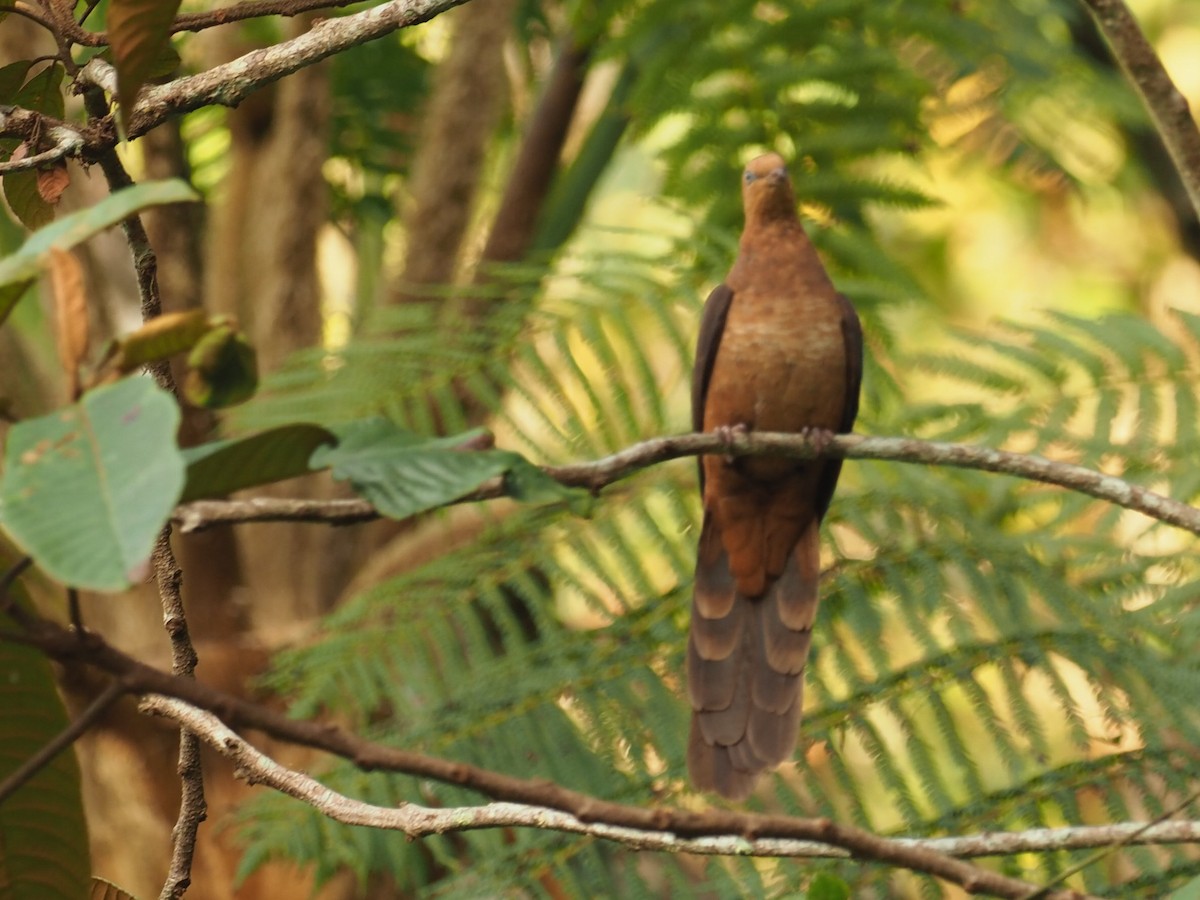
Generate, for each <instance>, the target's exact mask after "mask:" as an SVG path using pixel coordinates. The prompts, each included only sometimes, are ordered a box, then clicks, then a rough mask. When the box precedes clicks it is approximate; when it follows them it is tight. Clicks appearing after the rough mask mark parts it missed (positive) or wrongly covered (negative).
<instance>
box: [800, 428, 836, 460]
mask: <svg viewBox="0 0 1200 900" xmlns="http://www.w3.org/2000/svg"><path fill="white" fill-rule="evenodd" d="M800 436H801V437H802V438H804V439H805V440H806V441H808V442H809V444H811V445H812V448H813V450H814V451H815V452H816V453H817V455H820V454H822V453H824V452H825V451H826V450H828V449H829V445H830V444H831V443H833V439H834V433H833V432H832V431H830V430H829V429H828V428H814V427H812V426H810V425H806V426H804V427H803V428H801V429H800Z"/></svg>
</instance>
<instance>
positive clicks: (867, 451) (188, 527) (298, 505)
mask: <svg viewBox="0 0 1200 900" xmlns="http://www.w3.org/2000/svg"><path fill="white" fill-rule="evenodd" d="M702 453H722V454H733V455H736V456H742V455H744V456H752V455H762V454H768V455H774V456H787V457H793V458H795V459H812V458H814V457H815V456H816V455H817V453H816V450H815V448H814V446H813V445H812V443H811V442H810V441H809V440H808V439H807V438H805V437H802V436H800V435H796V434H773V433H768V432H752V433H749V434H745V435H736V436H735V437H733V439H732V440H730V441H724V440H722V439H720V438H718V437H716V436H715V435H712V434H685V435H677V436H672V437H663V438H652V439H650V440H648V441H642V442H641V443H639V444H634V445H633V446H631V447H628V448H626V449H624V450H621V451H620V452H618V453H614V454H612V455H611V456H606V457H604V458H602V459H598V460H596V461H595V462H586V463H575V464H572V465H566V466H547V467H545V468H544V471H545V472H546V474H547V475H549V476H550V477H551V478H553V479H555V480H556V481H558V482H559V483H560V484H564V485H567V486H568V487H581V488H586V489H588V490H590V491H592V492H593V493H597V492H599V491H600V490H602V489H603V488H605V487H608V486H609V485H611V484H613V483H614V482H617V481H620V480H621V479H622V478H626V477H628V476H629V475H632V474H633V473H635V472H638V471H640V470H641V469H644V468H647V467H648V466H652V465H655V464H657V463H661V462H665V461H667V460H671V459H679V458H680V457H685V456H696V455H699V454H702ZM821 455H823V456H830V457H841V458H843V459H876V460H888V461H891V462H905V463H920V464H924V465H935V466H954V467H956V468H962V469H978V470H981V471H984V472H995V473H997V474H1001V475H1014V476H1016V477H1018V478H1025V479H1028V480H1031V481H1041V482H1044V483H1046V484H1053V485H1057V486H1059V487H1063V488H1066V489H1067V490H1072V491H1077V492H1079V493H1082V494H1087V495H1089V496H1092V497H1095V498H1096V499H1098V500H1106V501H1108V502H1109V503H1114V504H1116V505H1117V506H1121V507H1124V508H1125V509H1131V510H1134V511H1136V512H1140V513H1142V514H1144V515H1147V516H1149V517H1150V518H1152V519H1157V520H1159V521H1160V522H1166V523H1167V524H1168V525H1174V526H1176V527H1177V528H1182V529H1184V530H1186V531H1190V532H1192V533H1193V534H1197V535H1200V509H1196V508H1195V507H1192V506H1189V505H1188V504H1186V503H1181V502H1180V501H1178V500H1172V499H1171V498H1170V497H1165V496H1163V495H1162V494H1156V493H1155V492H1154V491H1151V490H1147V489H1146V488H1143V487H1139V486H1138V485H1136V484H1131V483H1130V482H1128V481H1125V480H1123V479H1121V478H1117V477H1116V476H1113V475H1105V474H1104V473H1103V472H1097V471H1095V470H1093V469H1088V468H1085V467H1083V466H1077V465H1074V464H1072V463H1064V462H1054V461H1052V460H1048V459H1045V458H1043V457H1041V456H1031V455H1027V454H1023V453H1012V452H1010V451H1007V450H994V449H992V448H990V447H978V446H973V445H970V444H950V443H942V442H938V441H921V440H917V439H915V438H894V437H865V436H863V435H857V434H840V435H836V436H834V437H833V439H832V440H830V441H829V444H828V446H827V447H826V448H825V449H824V450H823V451H822V453H821ZM502 496H505V486H504V482H503V480H502V479H499V478H496V479H492V480H491V481H488V482H486V483H485V484H483V485H482V486H481V487H479V488H478V489H477V490H475V491H472V492H471V493H470V494H467V495H465V496H463V497H460V498H459V499H458V500H456V501H455V502H456V503H466V502H474V501H477V500H489V499H493V498H496V497H502ZM377 516H378V513H376V512H374V511H373V510H372V508H371V506H370V505H369V504H368V503H367V502H366V501H365V500H340V501H326V502H321V501H310V500H289V499H283V500H269V499H266V498H254V499H249V500H201V501H196V502H193V503H185V504H183V505H181V506H179V507H178V508H176V510H175V512H174V514H173V517H172V520H173V521H174V522H175V523H177V524H178V525H179V526H180V528H181V530H182V531H185V532H186V531H200V530H203V529H205V528H211V527H213V526H214V525H223V524H233V523H244V522H278V521H301V522H327V523H331V524H339V525H343V524H351V523H354V522H365V521H368V520H369V519H371V518H375V517H377Z"/></svg>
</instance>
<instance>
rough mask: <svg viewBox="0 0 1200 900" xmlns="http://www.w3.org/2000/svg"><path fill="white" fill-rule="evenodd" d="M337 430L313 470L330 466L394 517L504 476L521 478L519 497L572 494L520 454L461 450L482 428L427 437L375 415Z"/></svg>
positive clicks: (459, 495) (449, 500)
mask: <svg viewBox="0 0 1200 900" xmlns="http://www.w3.org/2000/svg"><path fill="white" fill-rule="evenodd" d="M334 433H335V434H336V435H337V436H338V439H339V443H338V445H337V446H336V447H321V448H319V449H318V450H317V451H316V452H315V453H313V456H312V466H313V468H322V467H325V466H328V467H329V468H330V469H331V471H332V474H333V477H334V478H338V479H342V480H346V481H349V482H350V483H351V485H353V487H354V489H355V491H357V492H358V493H359V494H361V495H362V496H363V497H365V498H366V499H367V500H369V501H371V504H372V505H373V506H374V507H375V508H376V509H377V510H379V512H380V513H382V514H383V515H385V516H388V517H389V518H393V519H406V518H408V517H410V516H414V515H417V514H418V513H422V512H426V511H428V510H431V509H436V508H438V507H440V506H445V505H447V504H449V503H453V502H454V501H455V500H459V499H461V498H462V497H464V496H466V495H467V494H469V493H471V492H472V491H474V490H476V489H477V488H479V487H480V486H482V485H483V484H484V483H485V482H487V481H488V480H490V479H492V478H496V477H499V476H504V477H505V483H506V488H509V485H508V479H509V478H515V483H516V484H517V486H518V487H517V489H516V490H513V489H512V488H509V492H510V493H512V494H513V496H515V497H517V498H518V499H529V500H532V501H535V502H544V501H546V500H551V499H563V498H564V497H565V496H567V495H568V492H566V490H565V489H562V488H559V490H558V491H551V490H550V489H549V488H548V485H547V482H548V483H549V484H556V483H555V482H553V480H552V479H549V478H547V477H546V476H545V475H544V474H543V473H542V472H541V471H540V470H539V469H537V467H536V466H534V465H533V464H532V463H530V462H529V461H528V460H526V459H525V458H524V457H522V456H520V455H519V454H517V453H512V452H510V451H507V450H461V449H459V448H460V447H462V446H463V445H464V444H467V443H468V442H469V441H470V440H471V438H472V436H473V435H475V434H478V432H472V433H468V434H459V435H454V436H452V437H448V438H427V437H423V436H421V435H417V434H413V433H412V432H410V431H405V430H404V429H402V428H400V427H399V426H397V425H394V424H392V423H391V422H389V421H388V420H387V419H382V418H373V419H367V420H364V421H361V422H353V423H351V424H349V425H346V426H342V427H340V428H336V429H334ZM533 473H536V475H535V474H533ZM556 486H557V485H556Z"/></svg>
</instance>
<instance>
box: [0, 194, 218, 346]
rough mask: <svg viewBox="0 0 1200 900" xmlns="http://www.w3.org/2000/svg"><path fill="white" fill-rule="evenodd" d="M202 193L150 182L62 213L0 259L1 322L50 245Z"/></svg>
mask: <svg viewBox="0 0 1200 900" xmlns="http://www.w3.org/2000/svg"><path fill="white" fill-rule="evenodd" d="M198 199H199V195H198V194H197V193H196V192H195V191H194V190H192V188H191V187H190V186H189V185H188V184H187V183H186V182H184V181H180V180H179V179H176V178H172V179H169V180H167V181H150V182H146V183H145V184H138V185H134V186H133V187H128V188H125V189H124V190H120V191H117V192H116V193H115V194H110V195H109V196H107V197H105V198H104V199H103V200H101V201H100V202H99V203H97V204H96V205H95V206H89V207H88V208H87V209H84V210H80V211H79V212H77V213H72V214H71V215H69V216H63V217H62V218H61V219H58V220H57V221H55V222H53V223H51V224H50V225H47V226H46V227H45V228H40V229H38V230H37V231H35V232H34V233H33V234H31V235H30V236H29V239H28V240H26V241H25V243H24V244H22V245H21V248H20V249H19V250H18V251H17V252H16V253H13V254H12V255H11V256H8V257H5V258H4V259H2V260H0V323H2V322H3V321H4V320H5V319H6V318H7V317H8V314H9V312H10V311H11V310H12V307H13V304H15V303H16V302H17V300H18V299H19V298H20V296H21V295H22V294H23V293H25V289H26V288H27V287H29V285H30V284H32V283H33V281H34V279H35V278H37V276H38V272H39V270H40V269H41V266H42V262H43V260H44V259H45V257H46V254H48V253H49V252H50V248H51V247H59V248H62V249H68V248H70V247H74V246H75V245H76V244H79V243H81V242H83V241H85V240H87V239H88V238H90V237H92V236H93V235H95V234H97V233H99V232H101V231H103V230H104V229H105V228H109V227H111V226H113V225H115V224H117V223H118V222H120V221H121V220H122V219H127V218H129V217H130V216H131V215H133V214H134V213H136V212H139V211H140V210H143V209H146V208H147V207H150V206H162V205H164V204H167V203H184V202H188V201H192V200H198Z"/></svg>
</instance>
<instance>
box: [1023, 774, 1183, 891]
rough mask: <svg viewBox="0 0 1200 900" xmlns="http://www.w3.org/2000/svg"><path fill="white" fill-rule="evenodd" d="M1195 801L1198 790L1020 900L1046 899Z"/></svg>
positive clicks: (1069, 867)
mask: <svg viewBox="0 0 1200 900" xmlns="http://www.w3.org/2000/svg"><path fill="white" fill-rule="evenodd" d="M1197 799H1200V789H1197V790H1195V791H1192V793H1190V794H1188V795H1187V796H1186V797H1184V798H1183V799H1182V800H1180V801H1179V802H1178V803H1176V804H1174V805H1173V806H1171V807H1169V808H1168V809H1166V810H1164V811H1163V813H1162V814H1161V815H1159V816H1155V817H1154V818H1153V819H1151V820H1150V821H1149V822H1147V823H1145V824H1144V825H1142V826H1141V827H1140V828H1133V829H1131V830H1130V831H1129V833H1128V834H1127V835H1125V837H1123V838H1121V839H1120V840H1118V841H1114V842H1112V843H1111V844H1108V845H1107V846H1105V847H1102V848H1101V849H1100V850H1098V851H1097V852H1095V853H1092V854H1090V855H1089V856H1088V857H1087V858H1086V859H1081V860H1080V861H1079V862H1077V863H1076V864H1075V865H1073V866H1068V867H1067V868H1065V869H1063V870H1062V871H1061V872H1059V873H1058V875H1056V876H1055V878H1054V880H1053V881H1051V882H1050V883H1049V884H1045V885H1042V886H1041V887H1040V888H1038V889H1037V890H1036V891H1034V892H1033V893H1031V894H1029V895H1028V896H1026V897H1023V898H1021V900H1046V898H1047V897H1049V896H1050V889H1051V888H1052V887H1054V886H1055V885H1056V884H1062V883H1063V882H1064V881H1066V880H1067V879H1068V878H1070V877H1071V876H1072V875H1076V874H1078V873H1079V872H1082V871H1083V870H1084V869H1086V868H1088V867H1089V866H1094V865H1095V864H1096V863H1098V862H1100V861H1101V860H1102V859H1107V858H1108V857H1109V856H1111V855H1112V854H1114V853H1116V852H1117V851H1118V850H1120V849H1121V848H1122V847H1128V846H1129V845H1131V844H1134V843H1137V842H1138V839H1139V838H1141V837H1142V836H1143V835H1144V834H1146V833H1147V832H1149V831H1150V830H1151V829H1153V828H1154V827H1156V826H1158V825H1161V824H1162V823H1163V822H1165V821H1167V819H1169V818H1171V816H1173V815H1175V814H1176V813H1179V812H1182V811H1183V810H1184V809H1186V808H1187V807H1188V806H1190V805H1191V804H1193V803H1195V802H1196V800H1197Z"/></svg>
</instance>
